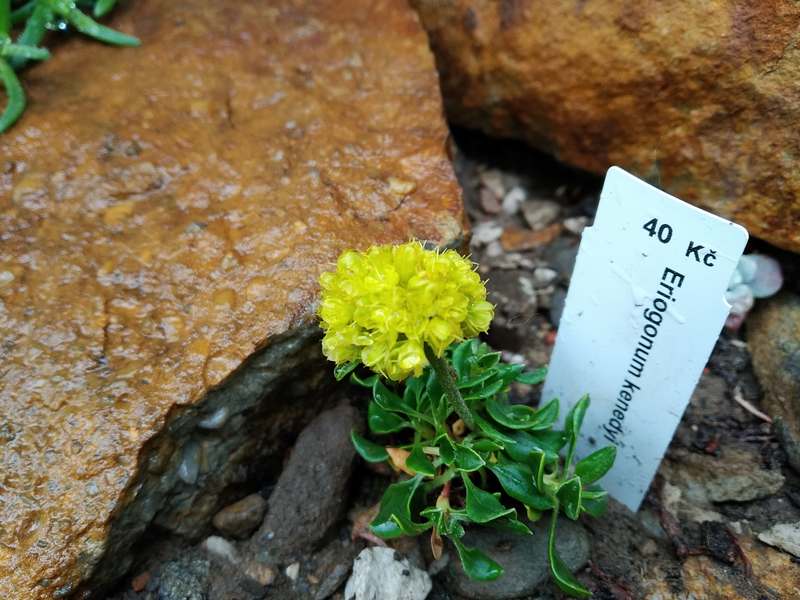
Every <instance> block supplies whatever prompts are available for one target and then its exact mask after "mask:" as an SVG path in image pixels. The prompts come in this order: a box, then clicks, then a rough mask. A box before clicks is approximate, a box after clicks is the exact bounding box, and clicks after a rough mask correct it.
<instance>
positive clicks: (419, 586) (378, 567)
mask: <svg viewBox="0 0 800 600" xmlns="http://www.w3.org/2000/svg"><path fill="white" fill-rule="evenodd" d="M431 586H432V584H431V578H430V575H428V574H427V573H426V572H425V571H423V570H421V569H418V568H416V567H415V566H413V565H412V564H411V563H409V561H408V559H405V558H403V559H400V557H399V555H398V554H397V552H395V551H394V550H392V549H391V548H381V547H374V548H365V549H364V550H362V551H361V553H360V554H359V555H358V556H356V559H355V561H353V574H352V575H351V576H350V579H348V580H347V585H346V586H345V589H344V597H345V599H346V600H425V598H427V596H428V594H429V593H430V591H431Z"/></svg>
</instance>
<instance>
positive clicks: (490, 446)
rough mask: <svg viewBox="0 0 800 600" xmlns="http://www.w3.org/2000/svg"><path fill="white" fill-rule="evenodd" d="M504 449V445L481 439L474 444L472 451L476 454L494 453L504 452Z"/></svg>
mask: <svg viewBox="0 0 800 600" xmlns="http://www.w3.org/2000/svg"><path fill="white" fill-rule="evenodd" d="M503 447H504V446H503V444H501V443H499V442H496V441H494V440H491V439H489V438H481V439H478V440H475V441H474V442H472V449H473V450H475V451H476V452H494V451H495V450H502V449H503Z"/></svg>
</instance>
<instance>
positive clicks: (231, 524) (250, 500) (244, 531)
mask: <svg viewBox="0 0 800 600" xmlns="http://www.w3.org/2000/svg"><path fill="white" fill-rule="evenodd" d="M266 510H267V501H266V500H264V498H263V497H262V496H261V495H260V494H250V495H249V496H245V497H244V498H242V499H241V500H239V501H238V502H234V503H233V504H229V505H228V506H226V507H225V508H223V509H222V510H220V511H219V512H218V513H217V514H216V515H214V519H213V521H212V523H213V524H214V527H216V528H217V529H218V530H219V531H220V532H222V533H224V534H225V535H226V536H229V537H233V538H237V539H245V538H246V537H248V536H249V535H250V534H251V533H252V532H253V531H254V530H255V528H256V527H258V526H259V525H260V524H261V521H262V520H263V519H264V513H265V512H266Z"/></svg>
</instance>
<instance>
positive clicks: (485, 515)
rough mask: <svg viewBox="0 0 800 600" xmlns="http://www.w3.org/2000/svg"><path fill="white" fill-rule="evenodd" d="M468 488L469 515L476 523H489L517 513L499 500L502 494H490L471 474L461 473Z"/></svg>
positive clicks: (467, 503) (467, 504) (467, 505)
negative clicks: (473, 480) (471, 477)
mask: <svg viewBox="0 0 800 600" xmlns="http://www.w3.org/2000/svg"><path fill="white" fill-rule="evenodd" d="M461 479H463V480H464V487H465V488H466V490H467V502H466V511H467V516H468V517H469V518H470V519H471V520H472V521H474V522H475V523H488V522H489V521H492V520H494V519H498V518H500V517H505V516H507V515H510V514H516V511H515V510H514V509H513V508H506V507H505V506H503V505H502V503H501V502H500V500H499V498H498V497H499V496H500V494H490V493H489V492H486V491H484V490H482V489H480V488H479V487H476V486H475V484H473V483H472V481H470V478H469V475H466V474H463V473H462V474H461Z"/></svg>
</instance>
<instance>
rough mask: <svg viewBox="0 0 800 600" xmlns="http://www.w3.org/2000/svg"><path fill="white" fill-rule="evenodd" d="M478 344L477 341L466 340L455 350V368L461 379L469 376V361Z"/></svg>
mask: <svg viewBox="0 0 800 600" xmlns="http://www.w3.org/2000/svg"><path fill="white" fill-rule="evenodd" d="M477 343H478V341H477V340H475V339H471V340H465V341H463V342H461V343H460V344H457V345H456V347H455V348H454V349H453V356H452V362H453V368H454V369H455V371H456V374H457V375H458V377H459V379H461V378H462V377H467V376H468V375H469V371H470V365H469V362H468V361H469V359H470V358H471V357H472V355H473V354H474V353H475V351H474V347H475V346H476V345H477Z"/></svg>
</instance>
